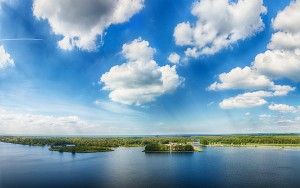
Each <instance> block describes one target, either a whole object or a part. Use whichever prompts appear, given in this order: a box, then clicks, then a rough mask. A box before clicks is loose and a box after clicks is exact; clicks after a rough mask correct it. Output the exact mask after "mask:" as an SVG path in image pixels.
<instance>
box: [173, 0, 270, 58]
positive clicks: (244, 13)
mask: <svg viewBox="0 0 300 188" xmlns="http://www.w3.org/2000/svg"><path fill="white" fill-rule="evenodd" d="M266 11H267V10H266V8H265V7H264V5H263V1H262V0H252V1H246V0H238V1H236V2H235V1H234V2H233V1H228V0H218V1H216V0H213V1H212V0H201V1H196V2H195V3H194V4H193V6H192V12H191V13H192V14H193V15H194V16H196V17H197V21H196V23H195V24H192V23H190V22H182V23H179V24H178V25H177V26H176V27H175V29H174V34H173V36H174V38H175V42H176V44H177V45H179V46H188V48H187V49H186V51H185V55H186V56H188V57H198V56H199V55H202V54H208V55H209V54H214V53H216V52H218V51H220V50H221V49H223V48H227V47H228V46H230V45H231V44H233V43H235V42H237V41H239V40H243V39H246V38H248V37H250V36H252V35H254V34H255V33H257V32H260V31H261V30H263V28H264V23H263V21H262V19H261V15H262V14H265V13H266Z"/></svg>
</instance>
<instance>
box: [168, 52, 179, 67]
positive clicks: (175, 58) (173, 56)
mask: <svg viewBox="0 0 300 188" xmlns="http://www.w3.org/2000/svg"><path fill="white" fill-rule="evenodd" d="M168 60H169V61H170V62H171V63H174V64H178V63H179V61H180V55H178V54H177V53H175V52H173V53H171V54H170V55H169V57H168Z"/></svg>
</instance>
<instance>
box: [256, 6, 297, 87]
mask: <svg viewBox="0 0 300 188" xmlns="http://www.w3.org/2000/svg"><path fill="white" fill-rule="evenodd" d="M299 20H300V0H297V1H292V2H291V4H290V5H289V6H287V7H286V8H284V9H283V10H282V11H280V12H279V13H278V14H277V16H276V17H275V19H274V20H273V28H274V30H275V31H276V32H275V33H273V35H272V38H271V41H270V43H269V45H268V48H269V49H268V50H267V51H266V52H264V53H261V54H258V55H257V56H256V58H255V61H254V67H255V68H256V69H257V70H258V71H259V72H261V73H263V74H266V75H269V76H271V77H274V78H288V79H291V80H294V81H297V82H299V81H300V21H299Z"/></svg>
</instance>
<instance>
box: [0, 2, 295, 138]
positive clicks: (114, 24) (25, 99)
mask: <svg viewBox="0 0 300 188" xmlns="http://www.w3.org/2000/svg"><path fill="white" fill-rule="evenodd" d="M212 2H213V1H211V2H210V1H208V0H202V1H194V0H191V1H186V0H180V1H172V0H151V1H149V0H145V1H143V0H133V1H130V0H123V1H112V2H111V3H105V1H101V0H94V1H92V2H91V5H93V3H94V4H95V6H85V5H83V4H84V1H80V0H78V1H74V2H72V1H65V4H64V3H61V2H59V1H52V2H48V4H47V5H46V3H47V1H43V0H36V1H33V2H32V1H29V0H28V1H22V2H21V1H18V0H9V1H1V0H0V6H1V8H0V46H1V47H2V49H3V50H2V52H1V49H0V111H1V114H2V115H0V120H1V123H0V125H1V127H0V134H32V135H34V134H40V135H47V134H51V135H60V134H62V135H67V134H72V135H74V134H93V135H94V134H98V135H106V134H113V135H118V134H188V133H192V134H197V133H200V134H206V133H208V134H219V133H248V132H251V133H255V132H299V130H300V124H299V123H300V114H299V110H298V108H299V107H298V105H300V104H299V102H298V101H299V99H298V98H299V89H298V88H299V81H300V78H299V77H297V75H299V74H298V73H300V70H299V69H297V67H300V58H299V56H300V55H299V52H300V43H299V42H298V43H297V42H293V43H292V42H291V41H297V40H298V41H299V39H300V37H299V36H300V28H299V27H298V28H297V23H298V22H299V21H298V20H299V19H297V18H300V17H299V13H298V12H300V10H299V7H300V2H299V1H295V2H294V1H290V0H282V1H280V2H276V3H275V2H274V1H271V0H264V1H260V0H255V1H253V2H251V3H250V2H248V3H247V2H243V1H241V0H237V1H230V2H228V1H227V0H223V1H215V2H214V3H212ZM126 5H127V6H126ZM128 5H129V6H128ZM66 7H72V11H70V10H66ZM94 7H96V8H94ZM120 7H121V8H120ZM218 7H222V9H221V10H222V11H219V10H218ZM100 9H101V11H99V10H100ZM57 10H65V11H62V12H63V13H62V12H59V11H57ZM207 10H211V11H207ZM298 10H299V11H298ZM247 11H248V12H247ZM297 11H298V12H297ZM99 12H100V13H99ZM297 16H298V17H297ZM220 18H224V20H222V19H220ZM239 19H241V20H239ZM272 20H273V21H272ZM289 24H291V25H296V26H291V25H289ZM298 25H299V24H298ZM181 26H182V27H181ZM200 31H202V33H201V32H200ZM214 33H217V34H216V35H214ZM282 33H283V34H285V37H284V36H283V38H280V37H282V35H279V34H282ZM287 35H288V36H289V37H290V38H292V39H293V40H289V41H287V40H284V39H286V38H287ZM211 37H212V38H211ZM63 39H65V40H64V41H63ZM60 41H62V42H61V43H60ZM188 48H190V49H191V50H194V51H193V53H190V52H187V51H188V50H187V49H188ZM1 53H2V54H1ZM171 53H176V54H177V55H179V57H180V59H179V60H178V59H177V60H174V62H170V61H169V60H168V57H169V55H170V54H171ZM259 54H260V56H259ZM7 55H9V58H7V57H8V56H7ZM258 56H259V57H262V58H261V59H259V58H257V57H258ZM283 60H284V61H283ZM297 65H299V66H297ZM236 67H239V68H240V69H238V70H236V71H234V72H231V70H233V69H235V68H236ZM245 67H248V69H247V68H246V69H244V68H245ZM274 67H278V69H276V70H274V69H273V68H274ZM297 71H298V72H297ZM221 73H224V74H225V75H224V77H225V79H224V80H221V79H219V75H220V74H221ZM231 73H232V74H231ZM103 75H106V76H103ZM214 82H216V83H217V86H216V87H210V86H211V84H213V83H214ZM278 93H279V94H278ZM249 95H250V97H249ZM222 102H223V103H222Z"/></svg>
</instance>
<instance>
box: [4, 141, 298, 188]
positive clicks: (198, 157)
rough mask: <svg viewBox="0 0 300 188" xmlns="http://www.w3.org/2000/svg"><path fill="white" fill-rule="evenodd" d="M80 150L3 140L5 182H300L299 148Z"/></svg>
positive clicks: (146, 184) (214, 184)
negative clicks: (54, 149)
mask: <svg viewBox="0 0 300 188" xmlns="http://www.w3.org/2000/svg"><path fill="white" fill-rule="evenodd" d="M142 150H143V148H118V149H116V150H115V151H113V152H105V153H89V154H75V155H72V154H70V153H59V152H51V151H49V150H48V148H47V147H35V146H31V147H30V146H22V145H15V144H7V143H0V187H1V188H10V187H18V188H19V187H187V186H191V187H200V186H201V187H240V186H243V187H300V150H299V149H260V148H257V149H254V148H211V147H209V148H206V149H205V150H204V151H203V152H200V153H173V154H168V153H153V154H146V153H143V152H142Z"/></svg>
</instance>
